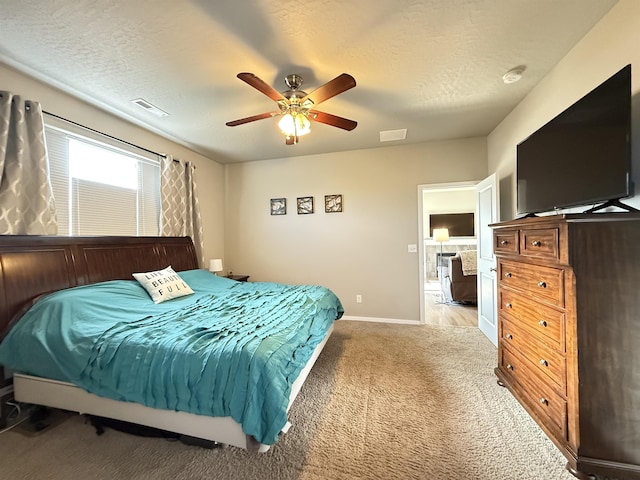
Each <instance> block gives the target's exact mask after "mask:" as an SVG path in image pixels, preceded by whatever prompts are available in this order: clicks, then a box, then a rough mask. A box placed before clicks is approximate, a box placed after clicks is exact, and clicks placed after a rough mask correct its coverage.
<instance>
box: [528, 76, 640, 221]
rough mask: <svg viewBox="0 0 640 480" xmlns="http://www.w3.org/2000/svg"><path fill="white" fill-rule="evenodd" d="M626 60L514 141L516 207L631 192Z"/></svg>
mask: <svg viewBox="0 0 640 480" xmlns="http://www.w3.org/2000/svg"><path fill="white" fill-rule="evenodd" d="M630 136H631V65H627V66H626V67H625V68H623V69H622V70H620V71H619V72H618V73H616V74H615V75H613V76H612V77H611V78H609V79H608V80H606V81H605V82H604V83H602V84H601V85H600V86H598V87H596V88H595V89H594V90H593V91H591V92H590V93H588V94H587V95H585V96H584V97H582V98H581V99H580V100H578V101H577V102H576V103H574V104H573V105H571V106H570V107H569V108H567V109H566V110H565V111H563V112H562V113H560V114H559V115H558V116H557V117H555V118H554V119H553V120H551V121H550V122H549V123H547V124H546V125H544V126H543V127H542V128H540V129H539V130H537V131H536V132H534V133H533V134H532V135H531V136H530V137H528V138H527V139H526V140H524V141H522V142H521V143H520V144H519V145H518V146H517V169H516V180H517V197H518V202H517V211H518V214H534V213H539V212H547V211H551V210H555V209H560V208H567V207H575V206H580V205H588V204H592V203H597V202H603V201H608V200H618V199H621V198H625V197H628V196H630V195H631V193H632V192H631V140H630Z"/></svg>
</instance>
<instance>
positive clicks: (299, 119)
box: [226, 73, 358, 145]
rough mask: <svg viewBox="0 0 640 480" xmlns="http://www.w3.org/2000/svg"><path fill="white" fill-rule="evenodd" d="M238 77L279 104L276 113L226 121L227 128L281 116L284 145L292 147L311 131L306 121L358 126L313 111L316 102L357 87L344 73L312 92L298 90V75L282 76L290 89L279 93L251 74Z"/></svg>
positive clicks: (350, 127)
mask: <svg viewBox="0 0 640 480" xmlns="http://www.w3.org/2000/svg"><path fill="white" fill-rule="evenodd" d="M237 76H238V78H239V79H240V80H242V81H243V82H246V83H248V84H249V85H251V86H252V87H253V88H255V89H256V90H258V91H260V92H262V93H264V94H265V95H266V96H267V97H269V98H270V99H271V100H274V101H275V102H276V103H277V104H278V110H276V111H273V112H266V113H260V114H258V115H253V116H251V117H246V118H241V119H239V120H234V121H232V122H227V123H226V125H227V126H228V127H235V126H237V125H243V124H245V123H249V122H255V121H256V120H262V119H265V118H272V117H276V116H281V117H282V118H281V119H280V121H279V122H278V126H279V127H280V130H281V131H282V133H283V134H284V135H285V143H286V144H287V145H294V144H296V143H298V137H300V136H301V135H306V134H307V133H309V132H310V130H311V128H310V125H311V123H310V122H309V120H313V121H315V122H320V123H324V124H326V125H331V126H332V127H338V128H341V129H343V130H349V131H351V130H353V129H354V128H356V126H357V125H358V122H355V121H353V120H349V119H347V118H343V117H338V116H336V115H331V114H330V113H325V112H321V111H319V110H315V109H314V107H315V106H316V105H318V104H319V103H321V102H324V101H325V100H328V99H330V98H332V97H335V96H336V95H338V94H340V93H343V92H346V91H347V90H349V89H350V88H353V87H355V86H356V81H355V79H354V78H353V77H352V76H351V75H349V74H347V73H343V74H340V75H338V76H337V77H336V78H334V79H333V80H330V81H328V82H327V83H325V84H324V85H322V86H321V87H319V88H317V89H316V90H314V91H313V92H311V93H306V92H304V91H302V90H300V88H301V87H302V83H303V79H302V77H301V76H300V75H297V74H291V75H287V76H286V77H285V79H284V81H285V83H286V84H287V87H289V90H287V91H285V92H282V93H280V92H278V91H277V90H275V89H274V88H273V87H271V86H270V85H268V84H267V83H265V82H264V81H263V80H261V79H260V78H258V77H257V76H255V75H254V74H253V73H239V74H238V75H237Z"/></svg>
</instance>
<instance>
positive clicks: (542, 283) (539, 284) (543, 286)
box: [538, 281, 547, 288]
mask: <svg viewBox="0 0 640 480" xmlns="http://www.w3.org/2000/svg"><path fill="white" fill-rule="evenodd" d="M538 286H539V287H540V288H547V282H542V281H540V282H538Z"/></svg>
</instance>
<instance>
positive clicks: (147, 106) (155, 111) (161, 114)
mask: <svg viewBox="0 0 640 480" xmlns="http://www.w3.org/2000/svg"><path fill="white" fill-rule="evenodd" d="M131 103H133V104H135V105H138V106H139V107H140V108H144V109H145V110H146V111H147V112H149V113H153V114H154V115H157V116H158V117H166V116H168V115H169V114H168V113H167V112H165V111H164V110H160V109H159V108H158V107H156V106H155V105H152V104H151V103H149V102H147V101H146V100H145V99H144V98H136V99H135V100H131Z"/></svg>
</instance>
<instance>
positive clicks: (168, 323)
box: [0, 270, 343, 445]
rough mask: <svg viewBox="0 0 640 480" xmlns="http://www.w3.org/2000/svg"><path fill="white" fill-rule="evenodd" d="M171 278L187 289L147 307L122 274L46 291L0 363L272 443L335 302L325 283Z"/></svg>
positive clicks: (201, 273)
mask: <svg viewBox="0 0 640 480" xmlns="http://www.w3.org/2000/svg"><path fill="white" fill-rule="evenodd" d="M180 276H181V277H182V278H183V279H184V280H185V281H186V283H187V284H188V285H189V286H190V287H191V288H192V289H193V290H194V292H195V293H194V294H193V295H189V296H187V297H181V298H177V299H174V300H170V301H167V302H164V303H160V304H158V305H156V304H154V303H153V302H152V301H151V299H150V298H149V296H148V294H147V292H146V291H145V290H144V289H143V288H142V287H141V286H140V285H139V284H138V283H137V282H135V281H126V280H118V281H111V282H104V283H99V284H95V285H89V286H82V287H76V288H71V289H67V290H62V291H59V292H56V293H53V294H51V295H48V296H46V297H44V298H42V299H41V300H39V301H37V302H36V303H35V305H33V306H32V307H31V308H30V309H29V310H28V311H27V312H26V313H25V314H24V315H23V317H22V318H21V319H20V320H19V321H18V322H17V324H16V325H15V326H14V327H13V328H12V329H11V331H10V332H9V334H8V335H7V337H6V338H5V339H4V340H3V341H2V343H1V344H0V364H2V365H4V366H6V367H9V368H11V369H12V370H15V371H19V372H24V373H27V374H31V375H36V376H40V377H46V378H52V379H56V380H62V381H66V382H71V383H73V384H75V385H77V386H79V387H81V388H83V389H85V390H87V391H88V392H92V393H95V394H97V395H100V396H103V397H108V398H112V399H115V400H122V401H129V402H137V403H142V404H144V405H147V406H149V407H154V408H161V409H167V410H178V411H185V412H190V413H195V414H200V415H207V416H230V417H232V418H233V419H234V420H235V421H237V422H238V423H239V424H241V425H242V428H243V431H244V432H245V433H246V434H248V435H253V436H254V437H255V438H256V439H257V440H258V441H259V442H261V443H264V444H266V445H271V444H273V443H275V442H276V440H277V437H278V434H279V432H280V431H281V429H282V428H283V427H284V425H285V424H286V422H287V406H288V402H289V393H290V390H291V385H292V383H293V382H294V381H295V379H296V378H297V376H298V374H299V373H300V371H301V369H302V368H303V367H304V365H305V364H306V362H307V361H308V359H309V358H310V356H311V354H312V352H313V350H314V349H315V347H316V346H317V345H318V344H319V343H320V341H321V340H322V339H323V338H324V337H325V335H326V332H327V330H328V329H329V328H330V326H331V324H332V323H333V321H334V320H336V319H338V318H340V317H341V316H342V312H343V309H342V305H341V304H340V301H339V300H338V298H337V297H336V296H335V295H334V294H333V293H332V292H331V291H330V290H328V289H326V288H324V287H317V286H291V285H282V284H275V283H255V282H252V283H239V282H235V281H233V280H228V279H226V278H222V277H217V276H215V275H212V274H211V273H209V272H207V271H205V270H191V271H187V272H180Z"/></svg>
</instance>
